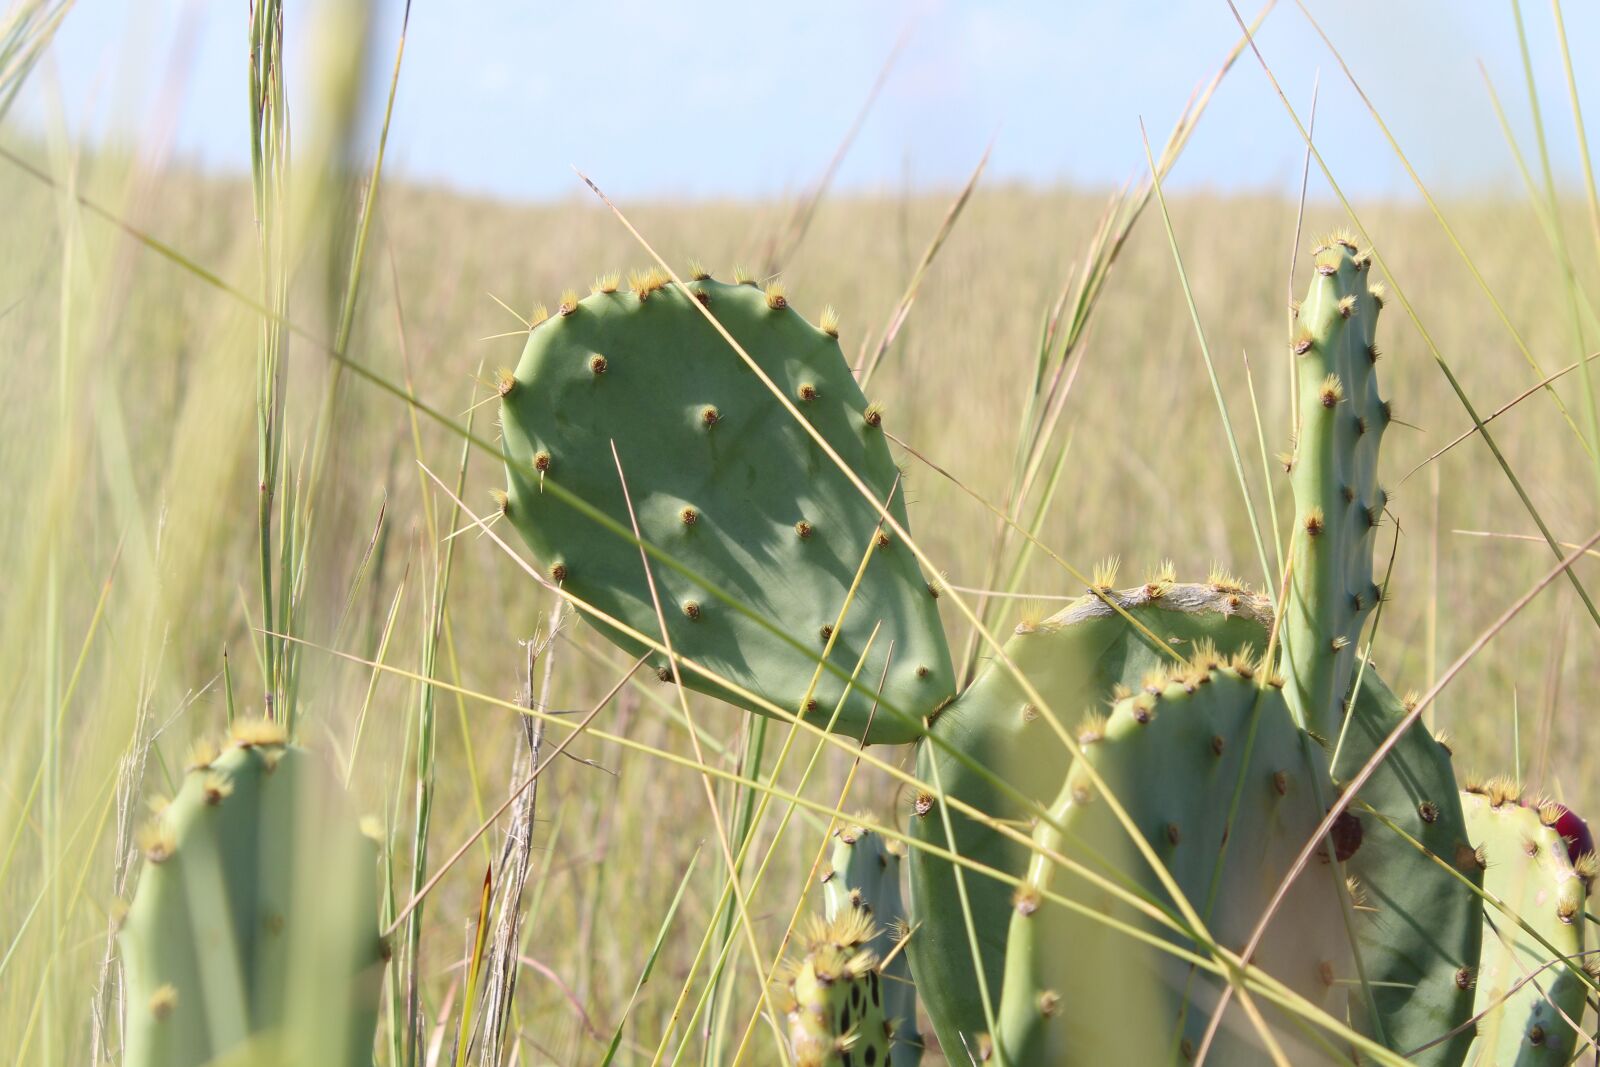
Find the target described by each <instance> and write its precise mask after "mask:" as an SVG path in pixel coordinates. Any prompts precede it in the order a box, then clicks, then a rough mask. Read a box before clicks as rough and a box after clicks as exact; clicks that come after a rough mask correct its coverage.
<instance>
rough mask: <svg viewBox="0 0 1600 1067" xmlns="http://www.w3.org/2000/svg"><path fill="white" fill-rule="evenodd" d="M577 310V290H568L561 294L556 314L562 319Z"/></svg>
mask: <svg viewBox="0 0 1600 1067" xmlns="http://www.w3.org/2000/svg"><path fill="white" fill-rule="evenodd" d="M577 310H578V290H576V289H568V290H566V291H565V292H563V293H562V294H561V303H559V304H557V305H556V314H557V315H560V316H561V317H562V318H565V317H566V316H568V315H570V314H572V313H573V312H574V311H577Z"/></svg>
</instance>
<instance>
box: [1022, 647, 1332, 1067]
mask: <svg viewBox="0 0 1600 1067" xmlns="http://www.w3.org/2000/svg"><path fill="white" fill-rule="evenodd" d="M1081 742H1082V762H1081V763H1080V764H1078V765H1075V766H1074V768H1073V769H1072V770H1071V771H1070V772H1069V773H1068V775H1067V777H1066V782H1065V785H1064V786H1063V787H1062V789H1061V793H1060V796H1059V798H1058V799H1057V801H1056V802H1055V804H1054V806H1053V807H1052V809H1051V812H1050V819H1049V820H1048V821H1044V822H1041V823H1040V825H1039V828H1038V830H1037V831H1036V832H1035V835H1034V841H1035V844H1036V845H1037V846H1038V847H1039V849H1040V851H1039V853H1038V854H1037V855H1035V857H1034V858H1033V860H1032V862H1031V863H1030V865H1029V868H1028V871H1027V875H1026V878H1025V879H1024V882H1023V885H1022V886H1021V888H1019V889H1018V890H1017V893H1016V897H1015V907H1014V914H1013V918H1012V921H1011V945H1010V950H1009V956H1008V960H1007V966H1006V976H1005V990H1004V996H1003V998H1002V1002H1001V1006H1000V1012H999V1030H998V1032H997V1034H996V1038H995V1049H996V1052H997V1054H998V1059H999V1062H1002V1063H1005V1064H1008V1065H1011V1067H1022V1065H1027V1064H1043V1063H1049V1064H1058V1065H1063V1067H1067V1065H1075V1064H1085V1065H1087V1064H1101V1063H1112V1062H1115V1063H1167V1062H1181V1061H1180V1060H1178V1059H1177V1058H1176V1057H1177V1056H1184V1057H1192V1056H1193V1054H1194V1053H1195V1051H1196V1049H1197V1047H1198V1046H1199V1044H1200V1043H1201V1041H1202V1039H1203V1035H1204V1033H1205V1031H1206V1028H1207V1024H1208V1022H1209V1020H1210V1015H1211V1012H1210V1007H1211V1006H1212V1005H1214V1004H1216V1002H1217V998H1218V995H1219V993H1220V991H1221V988H1222V983H1221V981H1220V979H1218V978H1217V977H1216V976H1215V975H1214V974H1212V973H1210V972H1206V971H1200V970H1197V969H1195V968H1194V967H1193V966H1192V965H1191V964H1190V963H1189V962H1187V961H1186V960H1184V959H1181V958H1178V957H1176V956H1173V955H1172V954H1171V953H1169V952H1166V951H1163V950H1162V949H1160V948H1157V947H1155V946H1153V945H1151V944H1149V943H1147V942H1144V941H1140V940H1136V939H1135V938H1133V937H1131V936H1130V935H1129V931H1128V929H1127V928H1128V927H1135V928H1139V929H1142V930H1144V931H1146V932H1147V933H1149V934H1153V935H1156V936H1158V937H1160V938H1162V939H1164V940H1166V941H1168V942H1169V943H1173V944H1175V945H1176V946H1178V947H1180V948H1183V949H1186V950H1189V951H1197V952H1199V953H1200V954H1201V955H1206V954H1207V951H1206V949H1204V948H1203V947H1201V946H1197V945H1196V944H1195V943H1194V942H1193V941H1191V940H1189V939H1187V938H1186V937H1184V936H1182V935H1178V934H1175V933H1174V932H1173V931H1172V930H1171V929H1170V928H1168V927H1166V926H1164V925H1162V924H1160V923H1157V922H1156V921H1154V920H1153V919H1151V918H1150V917H1149V916H1147V915H1146V914H1144V913H1142V912H1141V911H1139V910H1136V909H1135V908H1134V907H1132V906H1131V905H1129V904H1128V903H1126V902H1125V901H1123V900H1121V899H1119V898H1118V897H1117V896H1116V895H1114V894H1113V893H1112V892H1111V887H1112V886H1120V887H1122V888H1124V889H1126V888H1127V886H1128V882H1129V881H1130V880H1131V881H1132V882H1133V883H1135V885H1134V889H1135V892H1139V893H1141V894H1143V895H1145V896H1146V897H1147V898H1148V899H1149V900H1152V901H1155V902H1156V903H1158V904H1159V905H1163V906H1165V907H1166V909H1167V910H1168V911H1169V912H1174V909H1173V908H1172V906H1171V898H1170V897H1169V896H1168V895H1167V893H1166V892H1165V891H1164V890H1163V889H1162V888H1161V886H1160V883H1159V882H1158V881H1157V879H1156V877H1155V875H1154V874H1153V872H1152V871H1151V870H1150V868H1149V866H1148V865H1147V864H1145V863H1144V862H1142V861H1141V860H1140V858H1139V856H1138V854H1137V853H1136V852H1134V850H1133V848H1132V846H1131V844H1130V842H1129V839H1128V837H1127V834H1126V832H1125V830H1124V829H1123V828H1122V826H1121V825H1120V824H1119V822H1118V821H1117V820H1116V819H1115V818H1114V817H1113V815H1112V813H1111V811H1110V809H1109V806H1108V804H1107V801H1106V798H1105V796H1104V795H1103V794H1102V793H1101V792H1100V790H1099V789H1097V787H1096V786H1095V785H1094V783H1093V780H1092V779H1091V777H1090V775H1089V774H1088V773H1087V769H1086V765H1087V766H1092V767H1093V768H1094V769H1095V770H1096V771H1098V772H1099V775H1100V777H1101V780H1102V781H1103V782H1104V783H1105V785H1106V787H1107V788H1108V789H1109V790H1110V791H1111V793H1113V794H1114V795H1115V796H1116V797H1117V798H1118V799H1119V800H1120V801H1121V802H1122V804H1123V805H1124V806H1125V807H1126V809H1127V811H1128V814H1129V815H1130V816H1131V818H1132V819H1133V821H1134V823H1135V824H1136V825H1137V826H1138V828H1139V830H1140V832H1141V833H1142V834H1143V835H1144V837H1145V838H1146V839H1147V840H1148V842H1149V844H1150V846H1151V847H1152V848H1153V849H1154V851H1155V853H1156V855H1157V857H1158V858H1159V859H1160V860H1161V862H1162V863H1163V864H1164V865H1165V866H1166V868H1167V870H1168V871H1170V872H1171V875H1172V878H1173V879H1174V881H1175V882H1176V883H1177V885H1178V887H1179V888H1180V890H1181V891H1182V892H1183V894H1184V896H1185V897H1187V899H1188V901H1189V902H1190V903H1191V904H1192V906H1193V907H1194V909H1195V910H1196V911H1197V912H1198V913H1199V914H1200V916H1201V918H1202V920H1203V921H1204V922H1205V924H1206V925H1207V927H1208V929H1209V931H1210V933H1211V935H1212V936H1213V937H1214V938H1216V940H1217V943H1219V944H1221V945H1225V946H1228V947H1230V948H1232V949H1234V950H1237V949H1238V948H1239V946H1240V945H1241V944H1242V943H1243V942H1244V941H1245V940H1247V939H1248V938H1249V936H1250V935H1251V932H1252V931H1253V930H1254V928H1255V925H1256V923H1257V921H1258V920H1259V919H1260V917H1261V915H1262V914H1263V913H1264V911H1265V909H1266V907H1267V905H1268V902H1269V901H1270V900H1271V899H1272V897H1273V894H1274V893H1275V892H1276V890H1277V888H1278V885H1279V883H1280V881H1281V880H1282V878H1283V877H1284V876H1285V874H1287V873H1288V871H1289V870H1290V868H1291V865H1292V863H1293V862H1294V860H1295V858H1296V857H1297V855H1298V854H1299V852H1300V849H1301V847H1302V846H1303V845H1304V844H1305V842H1306V841H1307V840H1309V839H1310V838H1311V835H1312V832H1313V830H1314V829H1315V827H1316V826H1317V824H1318V822H1319V820H1320V819H1321V818H1322V816H1323V813H1324V811H1325V807H1326V804H1327V802H1328V800H1329V799H1330V798H1329V796H1328V792H1329V790H1328V788H1327V781H1328V780H1327V766H1326V762H1325V757H1324V756H1323V753H1322V750H1321V749H1320V748H1319V747H1318V746H1317V745H1316V744H1315V743H1314V742H1312V741H1311V740H1310V739H1309V738H1308V737H1307V736H1306V735H1305V734H1304V733H1302V732H1301V731H1300V730H1299V729H1298V728H1297V727H1296V726H1295V724H1294V721H1293V719H1292V718H1291V717H1290V715H1289V712H1288V709H1287V707H1286V706H1285V704H1284V701H1283V697H1282V694H1281V693H1280V692H1279V691H1278V690H1277V689H1276V688H1274V687H1273V686H1271V685H1263V684H1262V679H1261V678H1260V677H1259V676H1258V672H1257V670H1256V668H1255V667H1254V665H1253V664H1251V663H1250V662H1249V661H1248V659H1246V658H1244V657H1239V658H1235V659H1234V660H1231V661H1226V662H1224V661H1222V659H1221V658H1220V657H1218V656H1216V655H1214V654H1210V653H1208V652H1207V651H1205V650H1204V649H1202V650H1201V651H1200V652H1199V653H1198V655H1197V657H1196V659H1195V660H1194V661H1193V662H1192V663H1190V664H1188V665H1187V666H1185V667H1183V668H1181V669H1179V670H1177V671H1175V672H1173V673H1171V674H1170V675H1168V676H1166V677H1165V678H1160V679H1152V680H1151V681H1150V682H1149V683H1148V685H1147V686H1146V687H1145V690H1144V691H1143V692H1141V693H1139V694H1138V695H1136V696H1132V697H1128V698H1125V699H1123V700H1121V701H1119V702H1118V703H1117V704H1116V705H1115V706H1114V707H1113V708H1112V710H1111V713H1110V715H1109V717H1108V718H1106V719H1105V720H1104V722H1103V724H1096V725H1095V726H1094V727H1093V728H1091V729H1087V730H1086V731H1085V733H1084V735H1083V736H1082V738H1081ZM1052 824H1053V825H1052ZM1360 841H1361V831H1360V827H1359V825H1358V824H1357V823H1356V822H1355V820H1354V819H1353V818H1352V820H1351V821H1350V823H1348V824H1346V823H1343V822H1341V823H1340V824H1338V825H1336V827H1335V830H1334V832H1333V833H1332V835H1331V840H1330V841H1329V842H1327V845H1328V847H1329V848H1330V849H1331V850H1333V851H1335V852H1336V853H1337V855H1338V857H1339V859H1344V858H1347V857H1348V856H1349V855H1351V854H1353V853H1354V852H1355V851H1356V850H1358V849H1359V847H1360ZM1051 852H1054V853H1057V854H1060V855H1063V856H1065V857H1066V858H1067V859H1068V860H1072V861H1076V862H1078V863H1080V864H1083V865H1085V866H1086V867H1088V868H1089V869H1090V870H1091V871H1092V872H1094V874H1096V875H1098V876H1099V877H1100V879H1101V881H1100V882H1099V883H1098V884H1096V883H1095V882H1094V881H1092V880H1091V879H1090V878H1089V877H1086V876H1085V875H1084V874H1082V873H1079V872H1077V871H1072V870H1069V869H1062V868H1059V867H1058V866H1057V864H1056V862H1055V861H1054V860H1052V859H1051V858H1050V855H1049V853H1051ZM1319 859H1320V862H1318V861H1314V862H1313V863H1311V864H1310V865H1309V866H1308V867H1307V868H1305V869H1304V870H1303V871H1302V872H1301V873H1300V874H1299V876H1298V877H1297V878H1296V879H1295V880H1294V882H1293V883H1292V884H1291V886H1290V890H1289V893H1288V895H1287V897H1286V898H1285V899H1284V901H1283V902H1282V905H1281V906H1280V907H1279V909H1278V911H1277V912H1276V913H1275V917H1274V919H1273V921H1272V923H1271V925H1270V926H1269V927H1268V929H1267V933H1266V936H1265V938H1264V939H1263V940H1262V941H1261V943H1260V945H1259V947H1258V948H1257V950H1256V952H1255V955H1254V956H1253V957H1252V962H1253V963H1254V964H1256V965H1257V966H1259V967H1260V968H1261V969H1262V970H1264V971H1265V972H1266V973H1267V974H1269V975H1271V976H1273V977H1274V978H1276V979H1278V980H1279V981H1280V982H1282V983H1283V984H1284V985H1285V986H1287V987H1288V988H1289V989H1291V990H1293V991H1294V992H1295V993H1298V994H1299V995H1300V996H1302V997H1304V998H1305V999H1306V1000H1307V1001H1309V1002H1310V1003H1311V1004H1313V1005H1315V1006H1316V1007H1318V1008H1320V1009H1322V1010H1323V1011H1325V1012H1327V1013H1328V1014H1329V1015H1331V1016H1332V1017H1333V1018H1334V1019H1336V1020H1339V1021H1343V1020H1344V1018H1345V1016H1346V1013H1347V1002H1348V998H1349V996H1350V993H1351V990H1352V988H1354V981H1355V976H1356V971H1355V966H1354V961H1353V956H1352V951H1351V940H1350V935H1351V931H1350V927H1349V926H1348V925H1347V915H1348V907H1347V905H1348V900H1347V898H1346V888H1345V884H1344V881H1343V879H1342V878H1341V876H1340V873H1339V871H1338V869H1337V868H1335V867H1332V866H1331V865H1330V864H1331V863H1332V860H1331V858H1330V857H1329V856H1328V855H1327V853H1326V852H1323V853H1321V854H1320V856H1319ZM1051 894H1058V895H1060V896H1062V897H1065V898H1066V899H1067V900H1068V901H1070V902H1072V903H1073V905H1074V906H1075V907H1068V906H1067V905H1064V904H1062V903H1060V902H1059V901H1057V900H1053V899H1051V898H1050V895H1051ZM1113 924H1117V925H1113ZM1118 926H1120V927H1121V928H1118ZM1086 964H1087V965H1086ZM1130 999H1131V1000H1132V1001H1133V1002H1134V1003H1135V1004H1136V1005H1137V1007H1136V1008H1134V1012H1136V1014H1134V1013H1130V1010H1129V1002H1130ZM1258 1005H1259V1001H1258ZM1261 1010H1262V1012H1263V1014H1264V1016H1265V1020H1266V1023H1267V1025H1268V1027H1269V1028H1270V1030H1271V1033H1272V1036H1273V1038H1274V1040H1275V1041H1276V1043H1277V1044H1278V1045H1279V1046H1280V1047H1281V1048H1282V1050H1283V1051H1284V1052H1285V1053H1286V1054H1287V1055H1288V1058H1289V1062H1291V1063H1295V1064H1308V1063H1334V1062H1338V1063H1344V1062H1348V1061H1349V1057H1350V1049H1349V1047H1348V1046H1347V1045H1343V1043H1342V1042H1340V1041H1338V1040H1336V1039H1333V1038H1331V1037H1329V1036H1328V1035H1327V1033H1326V1032H1325V1031H1319V1030H1317V1029H1316V1028H1315V1027H1314V1026H1313V1027H1311V1028H1309V1029H1307V1028H1304V1027H1302V1026H1301V1025H1299V1024H1300V1020H1299V1019H1298V1018H1295V1017H1291V1016H1289V1015H1287V1014H1284V1013H1281V1012H1280V1011H1279V1010H1278V1009H1276V1008H1272V1007H1270V1006H1261ZM1112 1020H1123V1021H1128V1022H1129V1023H1130V1024H1129V1025H1109V1026H1108V1025H1107V1024H1108V1022H1110V1021H1112ZM1134 1020H1136V1021H1134ZM1212 1056H1213V1057H1214V1058H1213V1060H1212V1062H1215V1063H1227V1064H1251V1063H1266V1062H1270V1060H1269V1059H1268V1053H1267V1047H1266V1045H1265V1043H1264V1042H1263V1041H1262V1040H1261V1039H1260V1038H1259V1037H1258V1035H1257V1033H1256V1032H1255V1030H1254V1028H1253V1027H1252V1025H1251V1023H1250V1022H1249V1021H1248V1019H1247V1016H1246V1015H1245V1014H1244V1013H1243V1012H1242V1011H1241V1009H1240V1006H1239V1004H1238V1002H1237V1000H1236V1001H1234V1002H1233V1003H1232V1004H1231V1005H1230V1007H1229V1008H1228V1009H1227V1013H1226V1014H1225V1015H1224V1017H1223V1019H1222V1024H1221V1027H1220V1029H1219V1030H1218V1035H1217V1038H1216V1044H1215V1046H1214V1048H1213V1049H1212Z"/></svg>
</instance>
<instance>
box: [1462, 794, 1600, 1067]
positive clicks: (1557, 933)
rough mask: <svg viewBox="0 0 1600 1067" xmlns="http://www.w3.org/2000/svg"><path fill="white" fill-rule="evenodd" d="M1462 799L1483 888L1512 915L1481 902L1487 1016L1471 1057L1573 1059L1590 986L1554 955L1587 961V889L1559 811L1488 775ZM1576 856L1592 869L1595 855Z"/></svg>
mask: <svg viewBox="0 0 1600 1067" xmlns="http://www.w3.org/2000/svg"><path fill="white" fill-rule="evenodd" d="M1461 799H1462V805H1463V807H1464V808H1465V809H1466V814H1467V829H1468V831H1469V832H1470V833H1471V834H1472V839H1473V841H1474V842H1476V843H1477V846H1478V848H1479V849H1480V851H1479V853H1478V860H1479V862H1480V863H1481V864H1483V865H1484V867H1485V874H1484V889H1485V890H1486V891H1487V892H1488V893H1489V894H1491V895H1492V896H1493V897H1495V898H1498V899H1499V900H1500V901H1501V902H1502V903H1503V904H1505V905H1506V907H1507V908H1509V909H1510V910H1511V912H1512V913H1513V915H1514V916H1515V918H1513V916H1512V915H1507V914H1506V913H1505V912H1503V911H1501V910H1500V909H1498V908H1496V907H1495V906H1494V905H1492V904H1490V903H1487V902H1485V904H1484V905H1483V926H1484V929H1483V955H1482V958H1481V960H1480V963H1479V966H1478V972H1477V1010H1478V1011H1479V1012H1485V1013H1487V1014H1485V1015H1484V1017H1483V1019H1482V1020H1480V1022H1479V1023H1478V1043H1477V1045H1476V1046H1475V1047H1474V1049H1473V1054H1474V1058H1475V1062H1477V1063H1483V1064H1489V1063H1493V1064H1498V1065H1504V1067H1533V1065H1535V1064H1546V1063H1548V1064H1565V1063H1570V1062H1571V1061H1572V1057H1573V1054H1574V1052H1575V1051H1576V1049H1577V1044H1578V1037H1577V1033H1576V1031H1574V1029H1573V1026H1574V1024H1580V1025H1581V1024H1582V1022H1583V1010H1584V1003H1583V1001H1584V994H1585V992H1586V990H1587V988H1588V987H1587V985H1586V984H1585V983H1584V981H1583V980H1582V979H1581V978H1579V977H1578V976H1577V975H1576V974H1574V973H1573V971H1572V970H1571V969H1570V968H1569V966H1568V965H1567V964H1564V963H1561V962H1557V961H1556V957H1557V955H1558V954H1559V955H1560V956H1564V957H1566V958H1567V959H1568V960H1570V961H1571V965H1572V966H1573V967H1582V966H1583V964H1584V962H1585V961H1584V959H1583V957H1582V956H1581V955H1580V954H1581V953H1582V952H1583V950H1584V936H1583V927H1584V921H1585V920H1584V903H1585V899H1586V893H1585V880H1584V878H1583V877H1582V876H1581V875H1580V874H1579V873H1578V871H1577V870H1575V869H1574V864H1573V861H1572V859H1571V858H1570V857H1569V853H1568V844H1567V842H1566V841H1564V840H1563V839H1562V837H1561V834H1560V833H1559V832H1558V831H1557V830H1556V829H1555V826H1554V824H1555V822H1556V820H1557V817H1558V814H1559V813H1558V810H1557V808H1556V807H1555V806H1554V805H1545V806H1543V807H1539V806H1531V807H1525V806H1523V805H1522V804H1521V803H1519V797H1518V790H1517V789H1516V787H1515V786H1514V785H1512V784H1511V782H1510V781H1509V780H1507V779H1495V780H1493V781H1491V782H1490V783H1489V784H1488V785H1487V786H1482V787H1477V788H1476V789H1475V790H1472V791H1469V792H1467V793H1465V794H1464V795H1463V796H1462V798H1461ZM1578 862H1579V865H1580V866H1582V867H1583V868H1584V870H1585V872H1586V873H1587V874H1589V875H1590V876H1592V875H1593V873H1594V855H1593V854H1592V853H1590V854H1588V855H1587V856H1580V857H1579V861H1578ZM1518 919H1520V920H1521V921H1522V922H1523V923H1526V924H1528V926H1529V927H1531V928H1532V929H1533V930H1535V931H1537V932H1538V934H1539V936H1540V937H1542V938H1544V940H1545V941H1546V942H1548V943H1549V944H1550V945H1551V946H1553V947H1554V948H1555V951H1554V952H1552V951H1551V950H1550V948H1547V947H1546V946H1545V945H1543V944H1540V942H1539V940H1538V939H1537V938H1535V937H1534V936H1533V935H1532V934H1530V933H1529V932H1528V931H1527V930H1525V929H1523V928H1522V926H1521V925H1520V924H1519V923H1518V922H1517V920H1518ZM1569 1020H1570V1021H1569Z"/></svg>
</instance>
